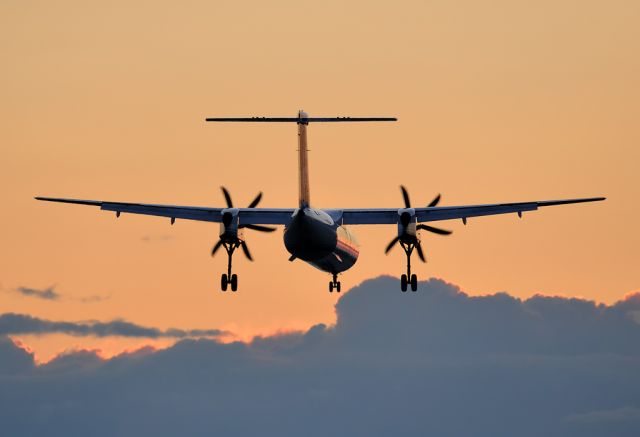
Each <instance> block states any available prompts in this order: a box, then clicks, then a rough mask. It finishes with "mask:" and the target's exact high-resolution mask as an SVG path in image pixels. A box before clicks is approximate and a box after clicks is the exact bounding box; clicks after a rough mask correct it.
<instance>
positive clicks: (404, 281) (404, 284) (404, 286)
mask: <svg viewBox="0 0 640 437" xmlns="http://www.w3.org/2000/svg"><path fill="white" fill-rule="evenodd" d="M400 290H402V292H403V293H404V292H405V291H407V275H405V274H404V273H403V274H402V276H400Z"/></svg>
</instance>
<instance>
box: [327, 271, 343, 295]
mask: <svg viewBox="0 0 640 437" xmlns="http://www.w3.org/2000/svg"><path fill="white" fill-rule="evenodd" d="M333 290H336V293H340V281H338V274H337V273H334V274H333V280H332V281H331V282H329V293H333Z"/></svg>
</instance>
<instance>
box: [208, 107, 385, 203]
mask: <svg viewBox="0 0 640 437" xmlns="http://www.w3.org/2000/svg"><path fill="white" fill-rule="evenodd" d="M396 120H397V118H394V117H309V116H308V115H307V113H306V112H304V111H298V116H297V117H210V118H207V119H206V121H222V122H253V123H256V122H262V123H274V122H284V123H287V122H291V123H297V124H298V178H299V185H298V190H299V191H298V198H299V199H298V200H299V204H300V207H301V208H304V207H307V206H309V204H310V199H309V161H308V156H307V152H308V149H307V126H308V124H309V123H310V122H314V123H315V122H350V121H351V122H358V121H396Z"/></svg>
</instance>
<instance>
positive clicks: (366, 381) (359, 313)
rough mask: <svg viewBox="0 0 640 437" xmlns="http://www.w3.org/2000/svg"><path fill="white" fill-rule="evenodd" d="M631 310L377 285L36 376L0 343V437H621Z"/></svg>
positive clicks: (631, 362)
mask: <svg viewBox="0 0 640 437" xmlns="http://www.w3.org/2000/svg"><path fill="white" fill-rule="evenodd" d="M638 310H640V296H632V297H629V298H627V299H625V300H623V301H621V302H618V303H617V304H615V305H611V306H607V305H599V304H595V303H593V302H589V301H585V300H581V299H564V298H555V297H542V296H537V297H533V298H531V299H526V300H521V299H517V298H514V297H511V296H509V295H506V294H503V293H501V294H496V295H493V296H484V297H470V296H467V295H466V294H464V293H462V292H461V291H460V290H459V289H458V288H457V287H455V286H452V285H450V284H447V283H445V282H443V281H440V280H430V281H427V282H423V283H421V284H420V290H419V292H418V293H404V294H403V293H400V292H399V291H398V284H397V279H392V278H387V277H382V278H378V279H375V280H370V281H366V282H365V283H363V284H362V285H361V286H359V287H356V288H355V289H353V290H351V291H350V292H348V293H346V294H344V295H343V296H342V297H341V299H340V300H339V302H338V303H337V305H336V313H337V321H336V324H335V325H334V326H325V325H316V326H314V327H312V328H311V329H309V330H307V331H306V332H296V333H291V334H286V335H276V336H267V337H260V338H256V339H254V340H253V341H252V342H250V343H241V342H236V343H231V344H221V343H219V342H216V341H214V340H209V339H186V340H182V341H179V342H178V343H176V344H175V345H174V346H173V347H171V348H168V349H166V350H161V351H156V352H154V351H149V350H144V351H140V352H138V353H133V354H123V355H121V356H118V357H115V358H112V359H110V360H101V359H99V358H98V357H97V356H96V355H95V354H93V353H91V352H86V351H84V352H80V353H72V354H66V355H63V356H60V357H58V358H57V359H55V360H53V361H52V362H50V363H48V364H47V365H44V366H34V365H33V362H32V359H30V355H29V354H28V353H27V352H25V351H22V350H17V349H19V348H18V347H17V346H13V345H12V344H10V343H5V349H6V348H7V347H9V348H11V347H13V350H9V351H6V350H5V349H2V348H0V354H1V355H0V362H4V364H3V365H5V366H7V367H8V368H10V369H12V370H11V371H7V372H5V373H6V376H4V377H3V376H0V405H2V406H3V407H2V408H1V409H0V432H1V431H5V432H6V433H7V434H8V435H41V434H44V433H48V434H54V435H55V434H57V435H68V436H76V435H86V434H91V435H97V436H112V435H124V436H127V435H132V436H133V435H140V434H153V435H157V436H170V435H185V434H188V435H191V436H210V435H225V436H241V435H257V434H259V435H278V436H294V435H295V436H298V435H305V436H326V435H337V436H347V435H348V436H351V435H368V436H388V435H407V436H415V435H450V436H467V435H469V436H470V435H473V436H514V435H517V436H525V437H526V436H540V435H545V436H563V437H566V436H569V437H570V436H587V437H589V436H611V435H616V436H637V435H640V422H639V421H638V420H637V416H638V414H637V412H638V410H639V409H640V372H638V369H640V341H639V340H640V326H639V325H638V324H637V323H636V322H635V319H634V317H633V313H635V312H637V311H638ZM5 357H9V358H5ZM10 357H13V358H10ZM5 360H6V362H5ZM16 369H19V370H20V371H19V372H17V371H16Z"/></svg>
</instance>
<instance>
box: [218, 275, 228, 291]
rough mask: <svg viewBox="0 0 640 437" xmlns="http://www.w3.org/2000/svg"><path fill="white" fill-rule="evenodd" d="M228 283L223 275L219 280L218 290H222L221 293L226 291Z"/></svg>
mask: <svg viewBox="0 0 640 437" xmlns="http://www.w3.org/2000/svg"><path fill="white" fill-rule="evenodd" d="M228 283H229V281H228V280H227V274H226V273H223V274H222V277H221V278H220V288H221V289H222V291H227V284H228Z"/></svg>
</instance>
